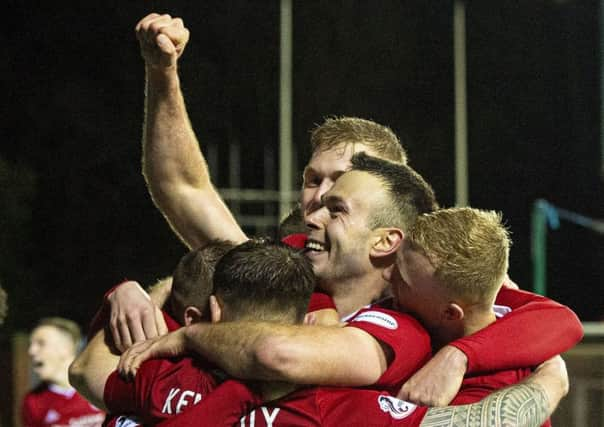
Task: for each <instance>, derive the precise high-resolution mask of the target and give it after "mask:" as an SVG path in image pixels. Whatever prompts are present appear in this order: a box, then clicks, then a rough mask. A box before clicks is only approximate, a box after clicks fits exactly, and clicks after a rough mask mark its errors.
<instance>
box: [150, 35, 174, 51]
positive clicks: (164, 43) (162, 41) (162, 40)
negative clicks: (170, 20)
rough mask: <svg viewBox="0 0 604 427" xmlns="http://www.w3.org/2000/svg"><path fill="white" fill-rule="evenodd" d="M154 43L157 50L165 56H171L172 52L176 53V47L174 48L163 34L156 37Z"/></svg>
mask: <svg viewBox="0 0 604 427" xmlns="http://www.w3.org/2000/svg"><path fill="white" fill-rule="evenodd" d="M155 43H157V46H158V47H159V49H160V50H161V51H162V52H163V53H165V54H167V55H172V54H173V53H174V52H176V46H174V43H172V40H170V38H169V37H168V36H166V35H165V34H163V33H160V34H158V35H157V37H156V38H155Z"/></svg>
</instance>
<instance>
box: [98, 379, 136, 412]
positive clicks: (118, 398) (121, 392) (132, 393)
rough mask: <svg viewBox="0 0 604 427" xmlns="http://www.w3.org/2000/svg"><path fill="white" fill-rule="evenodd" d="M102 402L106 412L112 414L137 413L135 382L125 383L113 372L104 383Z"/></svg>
mask: <svg viewBox="0 0 604 427" xmlns="http://www.w3.org/2000/svg"><path fill="white" fill-rule="evenodd" d="M137 376H138V375H137ZM103 401H104V402H105V406H106V407H107V411H108V412H109V413H112V414H129V413H133V412H137V399H136V385H135V382H134V381H130V382H126V381H124V380H123V379H122V378H121V377H120V376H119V374H118V372H117V371H113V372H112V373H111V375H109V377H108V378H107V381H106V382H105V390H104V392H103Z"/></svg>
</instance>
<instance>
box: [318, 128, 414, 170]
mask: <svg viewBox="0 0 604 427" xmlns="http://www.w3.org/2000/svg"><path fill="white" fill-rule="evenodd" d="M342 144H344V145H347V144H363V145H365V146H367V147H369V148H371V149H372V150H373V152H374V153H375V155H376V156H378V157H380V158H383V159H386V160H390V161H392V162H396V163H407V154H406V153H405V150H404V149H403V146H402V145H401V142H400V140H399V139H398V137H397V136H396V135H395V134H394V132H393V131H392V129H390V128H389V127H388V126H383V125H380V124H378V123H376V122H374V121H371V120H366V119H360V118H358V117H329V118H327V119H325V121H324V122H323V124H321V125H319V126H317V127H315V129H314V130H313V131H312V132H311V134H310V145H311V148H312V152H313V153H314V152H316V151H323V150H329V149H331V148H334V147H337V146H339V145H342Z"/></svg>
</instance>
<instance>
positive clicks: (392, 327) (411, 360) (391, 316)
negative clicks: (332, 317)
mask: <svg viewBox="0 0 604 427" xmlns="http://www.w3.org/2000/svg"><path fill="white" fill-rule="evenodd" d="M346 327H354V328H359V329H361V330H363V331H365V332H367V333H368V334H369V335H371V336H372V337H373V338H375V339H376V340H378V341H380V342H381V343H383V344H386V345H388V346H389V347H390V348H391V350H392V360H391V362H390V364H389V365H388V368H387V369H386V371H385V372H384V373H383V374H382V376H381V377H380V378H379V379H378V381H377V382H376V383H375V384H374V387H376V388H380V389H385V390H388V391H390V392H391V393H397V392H398V391H399V388H400V386H401V385H402V384H403V383H404V382H405V381H406V380H407V379H409V377H410V376H411V375H412V374H413V373H415V371H417V370H418V369H419V368H420V367H421V366H423V365H424V363H426V362H427V361H428V359H429V358H430V356H431V347H430V336H429V335H428V333H427V332H426V330H425V329H424V328H423V327H422V326H421V325H420V324H419V322H418V321H417V320H415V319H414V318H413V317H411V316H409V315H407V314H403V313H400V312H398V311H392V310H386V309H384V308H378V307H372V308H368V309H364V310H361V311H359V313H358V314H356V315H355V316H354V317H353V318H352V319H350V321H349V322H348V325H347V326H346Z"/></svg>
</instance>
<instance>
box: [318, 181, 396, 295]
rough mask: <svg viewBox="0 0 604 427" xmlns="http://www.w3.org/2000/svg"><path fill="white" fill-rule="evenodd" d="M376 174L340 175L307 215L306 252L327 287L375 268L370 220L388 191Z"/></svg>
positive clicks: (330, 288)
mask: <svg viewBox="0 0 604 427" xmlns="http://www.w3.org/2000/svg"><path fill="white" fill-rule="evenodd" d="M381 188H382V184H381V182H380V180H379V179H378V178H376V177H375V176H373V175H371V174H369V173H367V172H360V171H351V172H347V173H345V174H344V175H342V176H341V177H340V178H339V179H338V180H337V181H336V183H335V185H333V187H332V188H331V189H330V190H329V191H327V192H326V193H325V195H324V196H323V207H321V208H320V209H317V210H314V211H313V212H311V213H310V214H309V215H308V217H307V224H308V226H309V228H310V232H309V241H308V244H307V249H308V250H307V256H308V258H309V259H310V261H311V262H312V264H313V269H314V271H315V274H316V276H317V277H318V279H319V281H320V282H321V284H322V286H323V287H324V288H325V289H326V290H328V291H329V290H333V289H335V287H337V286H338V285H339V284H340V283H342V282H346V281H350V280H351V279H360V278H362V277H363V276H364V275H365V274H367V273H368V272H372V271H375V267H374V266H373V265H372V263H371V259H370V250H371V247H372V244H373V237H374V234H375V233H374V231H373V230H371V229H370V227H369V222H370V221H369V220H370V219H371V216H372V213H373V212H375V209H379V208H380V207H381V206H383V205H384V204H385V201H386V198H387V195H386V192H385V190H381V191H380V189H381Z"/></svg>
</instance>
